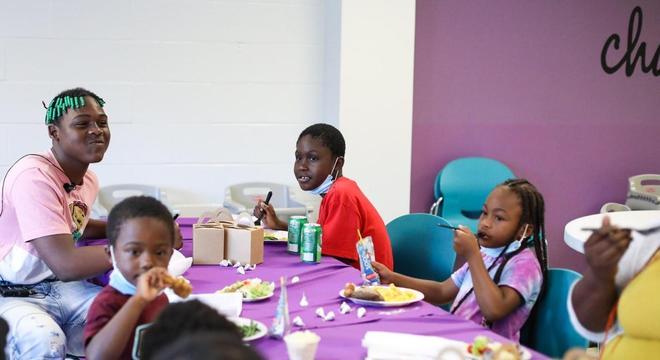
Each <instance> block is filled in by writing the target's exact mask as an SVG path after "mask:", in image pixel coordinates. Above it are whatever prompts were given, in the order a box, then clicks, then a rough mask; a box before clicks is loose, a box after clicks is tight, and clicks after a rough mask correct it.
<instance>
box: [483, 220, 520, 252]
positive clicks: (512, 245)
mask: <svg viewBox="0 0 660 360" xmlns="http://www.w3.org/2000/svg"><path fill="white" fill-rule="evenodd" d="M528 226H529V225H528V224H525V229H524V230H523V233H522V235H521V236H520V239H518V240H514V241H512V242H511V243H510V244H509V247H508V248H507V249H506V253H507V254H510V253H512V252H514V251H516V250H518V249H520V247H521V246H522V244H523V240H524V239H525V233H527V227H528ZM505 247H506V246H502V247H498V248H487V247H482V248H481V252H482V253H484V254H486V256H490V257H492V258H496V257H498V256H499V255H500V253H502V251H503V250H504V248H505Z"/></svg>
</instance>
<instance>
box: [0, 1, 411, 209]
mask: <svg viewBox="0 0 660 360" xmlns="http://www.w3.org/2000/svg"><path fill="white" fill-rule="evenodd" d="M414 17H415V14H414V1H413V0H405V1H398V0H387V1H379V0H249V1H246V0H222V1H221V0H215V1H211V0H208V1H207V0H189V1H185V2H183V1H172V0H132V1H131V0H118V1H98V0H95V1H89V0H68V1H14V0H0V175H4V173H5V172H6V169H7V168H8V167H9V165H11V164H12V163H13V161H14V160H15V159H17V158H18V157H20V156H21V155H22V154H25V153H29V152H38V151H44V150H46V149H47V148H48V147H50V140H49V139H48V136H47V133H46V128H45V126H44V125H43V118H44V109H43V107H42V105H41V101H42V100H43V101H45V102H48V101H49V100H50V99H51V98H52V97H53V96H54V95H56V94H57V93H58V92H59V91H61V90H63V89H67V88H71V87H75V86H84V87H87V88H89V89H91V90H93V91H95V92H96V93H97V94H99V95H100V96H102V97H103V98H105V100H106V101H107V104H106V111H107V113H108V114H109V117H110V126H111V131H112V141H111V144H110V148H109V150H108V153H107V154H106V158H105V159H104V161H103V162H102V163H100V164H95V165H93V166H92V169H93V170H94V171H96V172H97V174H98V175H99V177H100V180H101V185H111V184H116V183H131V182H136V183H144V184H154V185H158V186H161V187H162V188H164V190H165V191H167V195H168V200H169V202H170V204H172V205H173V206H174V207H180V206H179V205H181V204H219V203H221V202H222V198H223V196H224V188H225V187H226V186H227V185H229V184H232V183H237V182H243V181H255V180H258V181H274V182H280V183H288V184H292V183H294V179H293V176H292V166H293V149H294V148H295V140H296V138H297V136H298V134H299V133H300V131H301V130H302V129H303V128H305V127H306V126H308V125H310V124H312V123H316V122H328V123H331V124H334V125H338V126H339V127H340V129H341V130H342V131H343V132H344V134H345V136H346V140H347V143H348V150H347V151H348V153H347V164H346V167H345V170H346V171H345V173H346V174H347V175H348V176H350V177H352V178H355V179H356V180H358V182H359V183H360V185H361V186H362V188H363V190H364V191H365V193H366V194H367V196H369V197H370V199H371V200H372V201H373V202H374V204H375V205H376V207H377V208H378V209H379V210H380V211H381V212H382V214H383V217H384V219H385V220H386V221H389V220H391V219H392V218H394V217H395V216H397V215H400V214H402V213H405V212H407V211H408V206H409V205H408V203H409V200H408V198H409V192H410V191H409V183H410V181H409V174H410V126H411V123H412V107H411V99H412V58H413V50H414V47H413V36H414ZM385 161H386V162H387V164H388V166H387V167H384V166H382V165H383V162H385ZM294 187H297V186H295V185H294Z"/></svg>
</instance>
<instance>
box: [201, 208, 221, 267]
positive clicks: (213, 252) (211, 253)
mask: <svg viewBox="0 0 660 360" xmlns="http://www.w3.org/2000/svg"><path fill="white" fill-rule="evenodd" d="M202 220H203V219H202V218H200V221H202ZM224 258H225V229H224V226H223V225H222V223H219V222H207V223H200V222H198V223H197V224H194V225H193V264H202V265H204V264H218V263H220V261H222V260H223V259H224Z"/></svg>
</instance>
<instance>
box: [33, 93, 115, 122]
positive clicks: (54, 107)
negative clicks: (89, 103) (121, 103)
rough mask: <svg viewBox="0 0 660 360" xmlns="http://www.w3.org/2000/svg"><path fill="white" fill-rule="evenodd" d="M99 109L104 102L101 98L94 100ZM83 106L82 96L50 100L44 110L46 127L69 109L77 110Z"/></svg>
mask: <svg viewBox="0 0 660 360" xmlns="http://www.w3.org/2000/svg"><path fill="white" fill-rule="evenodd" d="M95 100H96V102H97V103H98V104H99V106H100V107H103V105H105V101H103V99H101V98H95ZM84 106H85V97H84V96H68V95H66V96H59V97H55V98H54V99H53V100H51V102H50V104H49V105H48V107H47V108H46V125H49V124H52V123H54V122H55V120H57V119H59V118H60V117H61V116H62V115H64V114H65V113H66V112H67V111H68V110H69V109H79V108H81V107H84Z"/></svg>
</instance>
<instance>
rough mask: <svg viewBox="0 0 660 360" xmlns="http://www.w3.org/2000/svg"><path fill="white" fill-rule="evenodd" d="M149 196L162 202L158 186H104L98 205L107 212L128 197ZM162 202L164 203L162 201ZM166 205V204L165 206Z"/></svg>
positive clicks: (161, 194)
mask: <svg viewBox="0 0 660 360" xmlns="http://www.w3.org/2000/svg"><path fill="white" fill-rule="evenodd" d="M140 195H144V196H151V197H153V198H156V199H158V200H161V201H163V200H164V199H163V198H164V195H163V193H162V192H161V190H160V188H159V187H158V186H154V185H141V184H118V185H109V186H104V187H102V188H101V191H99V198H98V202H99V204H100V205H101V206H102V207H103V208H105V210H107V211H108V212H110V210H111V209H112V208H113V207H114V206H115V205H116V204H117V203H118V202H120V201H122V200H123V199H125V198H127V197H130V196H140ZM163 202H164V201H163ZM166 205H167V204H166Z"/></svg>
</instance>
